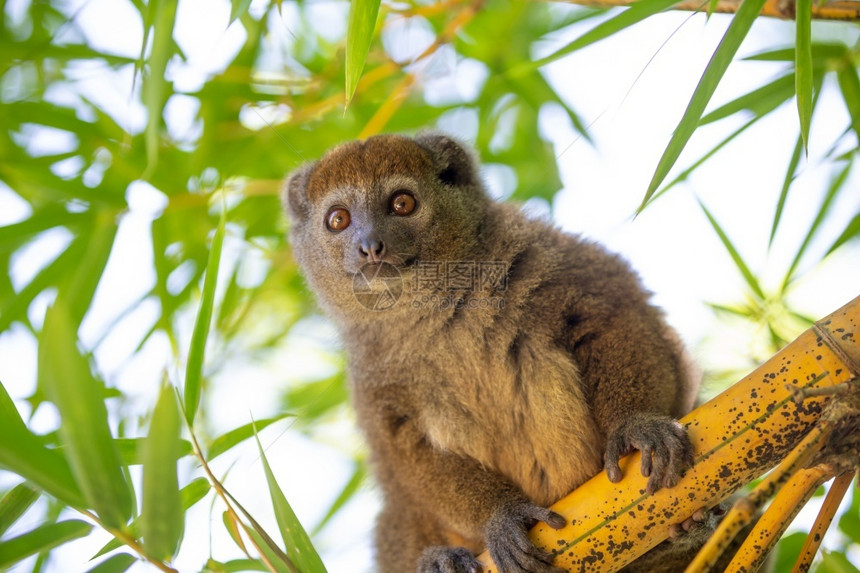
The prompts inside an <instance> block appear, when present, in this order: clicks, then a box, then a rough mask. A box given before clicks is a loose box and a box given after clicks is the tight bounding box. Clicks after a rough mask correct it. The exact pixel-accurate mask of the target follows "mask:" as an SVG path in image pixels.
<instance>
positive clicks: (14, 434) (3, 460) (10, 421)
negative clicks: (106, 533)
mask: <svg viewBox="0 0 860 573" xmlns="http://www.w3.org/2000/svg"><path fill="white" fill-rule="evenodd" d="M0 436H3V439H2V440H0V468H4V469H8V470H10V471H12V472H14V473H16V474H18V475H19V476H21V477H23V478H24V479H26V480H28V481H29V482H30V483H32V484H33V485H35V486H36V487H38V488H39V489H41V490H43V491H45V492H46V493H48V494H50V495H52V496H54V497H56V498H57V499H59V500H60V501H63V502H65V503H67V504H69V505H71V506H74V507H83V506H84V505H85V502H84V499H83V495H82V494H81V491H80V489H79V488H78V486H77V484H76V483H75V478H74V477H73V476H72V470H71V469H70V468H69V464H68V463H67V462H66V460H65V458H63V456H62V454H60V453H59V452H57V451H55V450H50V449H48V448H46V447H45V446H44V445H42V442H41V441H40V440H39V438H37V437H36V436H34V435H33V434H32V433H31V432H30V430H28V429H27V427H26V426H25V425H24V421H23V420H22V419H21V416H20V415H19V414H18V409H17V408H15V404H14V403H13V402H12V399H11V398H10V397H9V394H8V393H7V392H6V389H5V388H4V387H3V384H0Z"/></svg>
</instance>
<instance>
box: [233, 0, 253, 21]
mask: <svg viewBox="0 0 860 573" xmlns="http://www.w3.org/2000/svg"><path fill="white" fill-rule="evenodd" d="M249 6H251V0H230V24H232V23H233V22H235V21H236V20H238V19H239V18H241V17H242V16H244V15H245V14H247V13H248V7H249ZM228 25H229V24H228Z"/></svg>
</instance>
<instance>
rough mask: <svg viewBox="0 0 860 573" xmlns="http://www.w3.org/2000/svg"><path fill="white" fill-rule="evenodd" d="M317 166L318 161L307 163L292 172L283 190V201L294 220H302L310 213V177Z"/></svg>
mask: <svg viewBox="0 0 860 573" xmlns="http://www.w3.org/2000/svg"><path fill="white" fill-rule="evenodd" d="M314 167H316V162H313V163H306V164H304V165H302V166H301V167H299V168H298V169H296V170H295V171H293V172H292V173H290V176H289V177H287V181H286V183H284V188H283V190H282V191H281V201H282V202H283V204H284V207H285V208H286V210H287V214H288V215H289V217H290V219H291V220H293V221H301V220H304V219H306V218H307V217H308V215H309V214H310V210H311V209H310V203H309V202H308V179H309V178H310V175H311V172H312V171H313V170H314Z"/></svg>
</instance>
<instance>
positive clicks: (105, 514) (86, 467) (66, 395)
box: [39, 298, 132, 528]
mask: <svg viewBox="0 0 860 573" xmlns="http://www.w3.org/2000/svg"><path fill="white" fill-rule="evenodd" d="M76 341H77V335H76V332H75V328H74V326H73V324H72V320H71V317H70V314H69V310H68V309H67V307H66V305H65V301H64V300H63V299H62V298H57V300H56V302H55V303H54V305H53V306H52V307H51V308H50V309H48V312H47V313H46V315H45V323H44V327H43V328H42V333H41V340H40V344H39V381H40V382H41V383H42V384H43V387H44V389H45V391H46V393H47V395H48V397H49V398H50V399H51V401H52V402H53V403H54V405H55V406H56V407H57V410H59V412H60V417H61V423H60V436H61V437H62V440H63V444H64V445H65V448H64V454H65V456H66V459H67V460H68V462H69V466H70V467H71V468H72V473H73V475H74V476H75V478H76V481H77V482H78V484H79V485H80V487H81V490H82V491H83V493H84V497H85V498H86V500H87V502H88V503H89V505H90V507H92V508H93V509H95V510H96V512H97V513H98V514H99V517H100V518H101V519H102V520H103V521H104V522H105V524H107V525H108V526H112V527H117V528H119V527H122V526H123V525H125V523H126V522H127V521H128V519H129V518H130V517H131V513H132V500H131V493H130V491H129V485H128V483H127V482H126V478H125V475H124V474H123V471H122V469H121V462H120V457H119V453H118V452H117V450H116V446H115V445H114V443H113V437H112V436H111V431H110V427H109V426H108V416H107V409H106V408H105V403H104V400H103V398H102V394H103V386H102V385H101V384H100V383H99V382H97V381H96V380H95V378H93V376H92V374H91V373H90V367H89V364H88V363H87V360H86V358H84V357H83V356H82V355H81V354H80V352H79V351H78V348H77V345H76Z"/></svg>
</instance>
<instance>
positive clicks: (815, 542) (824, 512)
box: [791, 472, 854, 573]
mask: <svg viewBox="0 0 860 573" xmlns="http://www.w3.org/2000/svg"><path fill="white" fill-rule="evenodd" d="M853 478H854V473H853V472H845V473H843V474H842V475H840V476H838V477H837V478H836V479H834V480H833V483H832V484H831V485H830V490H829V491H828V492H827V497H825V498H824V503H823V504H821V509H820V510H819V512H818V517H816V518H815V523H814V524H813V526H812V529H811V530H810V531H809V535H808V536H807V538H806V542H805V543H804V544H803V549H801V550H800V555H798V556H797V561H795V563H794V568H792V570H791V573H806V571H809V566H810V565H811V564H812V560H813V558H815V554H816V553H817V552H818V547H819V546H820V545H821V540H822V539H824V533H825V532H826V531H827V528H829V527H830V523H831V522H832V521H833V516H834V515H836V509H837V508H838V507H839V503H840V502H841V501H842V498H843V497H845V492H847V491H848V486H850V485H851V480H852V479H853Z"/></svg>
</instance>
